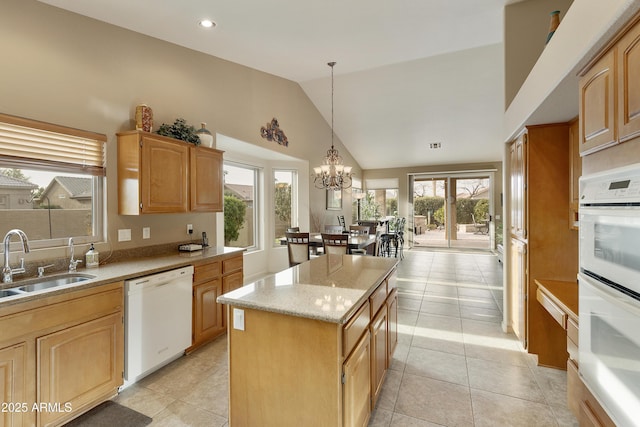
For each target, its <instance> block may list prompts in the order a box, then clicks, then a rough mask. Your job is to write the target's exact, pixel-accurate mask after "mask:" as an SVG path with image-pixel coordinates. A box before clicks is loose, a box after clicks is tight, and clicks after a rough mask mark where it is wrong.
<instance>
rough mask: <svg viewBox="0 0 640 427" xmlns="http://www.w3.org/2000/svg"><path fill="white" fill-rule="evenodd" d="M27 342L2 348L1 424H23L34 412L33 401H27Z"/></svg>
mask: <svg viewBox="0 0 640 427" xmlns="http://www.w3.org/2000/svg"><path fill="white" fill-rule="evenodd" d="M25 358H26V351H25V344H24V343H21V344H16V345H13V346H11V347H5V348H2V349H0V379H1V380H2V381H1V382H0V402H1V403H2V404H3V405H5V406H3V407H2V411H1V412H0V426H21V425H23V424H24V425H26V422H23V420H24V418H25V415H26V414H28V413H31V412H32V408H33V402H27V401H26V393H25V391H26V390H25V389H26V382H25V380H26V374H25Z"/></svg>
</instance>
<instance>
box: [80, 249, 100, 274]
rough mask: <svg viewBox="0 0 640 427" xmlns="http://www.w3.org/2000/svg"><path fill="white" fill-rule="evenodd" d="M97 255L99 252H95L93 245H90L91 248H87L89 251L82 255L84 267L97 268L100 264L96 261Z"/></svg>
mask: <svg viewBox="0 0 640 427" xmlns="http://www.w3.org/2000/svg"><path fill="white" fill-rule="evenodd" d="M98 255H99V252H98V251H96V249H95V248H94V247H93V243H92V244H91V246H90V247H89V250H88V251H87V253H86V254H85V255H84V257H85V263H84V265H86V266H87V268H95V267H97V266H98V265H99V264H100V261H99V259H98Z"/></svg>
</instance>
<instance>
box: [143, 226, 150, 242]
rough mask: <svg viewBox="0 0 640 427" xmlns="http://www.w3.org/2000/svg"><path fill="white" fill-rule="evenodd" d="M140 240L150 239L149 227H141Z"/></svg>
mask: <svg viewBox="0 0 640 427" xmlns="http://www.w3.org/2000/svg"><path fill="white" fill-rule="evenodd" d="M142 238H143V239H150V238H151V227H142Z"/></svg>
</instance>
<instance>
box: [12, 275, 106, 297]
mask: <svg viewBox="0 0 640 427" xmlns="http://www.w3.org/2000/svg"><path fill="white" fill-rule="evenodd" d="M93 278H95V276H92V275H90V274H80V273H73V274H64V275H60V276H51V277H43V278H42V279H40V280H37V281H35V282H32V283H29V284H28V285H23V286H19V287H18V288H16V289H17V290H18V291H22V292H35V291H41V290H43V289H51V288H56V287H58V286H64V285H68V284H71V283H78V282H84V281H85V280H89V279H93ZM10 290H11V289H9V291H10Z"/></svg>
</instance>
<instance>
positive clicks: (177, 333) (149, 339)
mask: <svg viewBox="0 0 640 427" xmlns="http://www.w3.org/2000/svg"><path fill="white" fill-rule="evenodd" d="M192 283H193V267H192V266H189V267H184V268H180V269H176V270H170V271H165V272H162V273H158V274H154V275H151V276H146V277H140V278H137V279H131V280H127V281H125V282H124V284H125V292H126V298H125V341H126V345H125V367H124V377H125V378H124V379H125V382H124V387H127V386H129V385H131V384H133V383H134V382H136V381H137V380H139V379H140V378H142V377H144V376H146V375H149V374H150V373H151V372H153V371H155V370H157V369H158V368H160V367H162V366H164V365H166V364H167V363H169V362H171V361H173V360H175V359H177V358H178V357H180V356H181V355H182V354H183V353H184V350H185V349H186V348H188V347H189V346H190V345H191V310H192V298H191V296H192V292H193V290H192V289H193V285H192Z"/></svg>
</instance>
